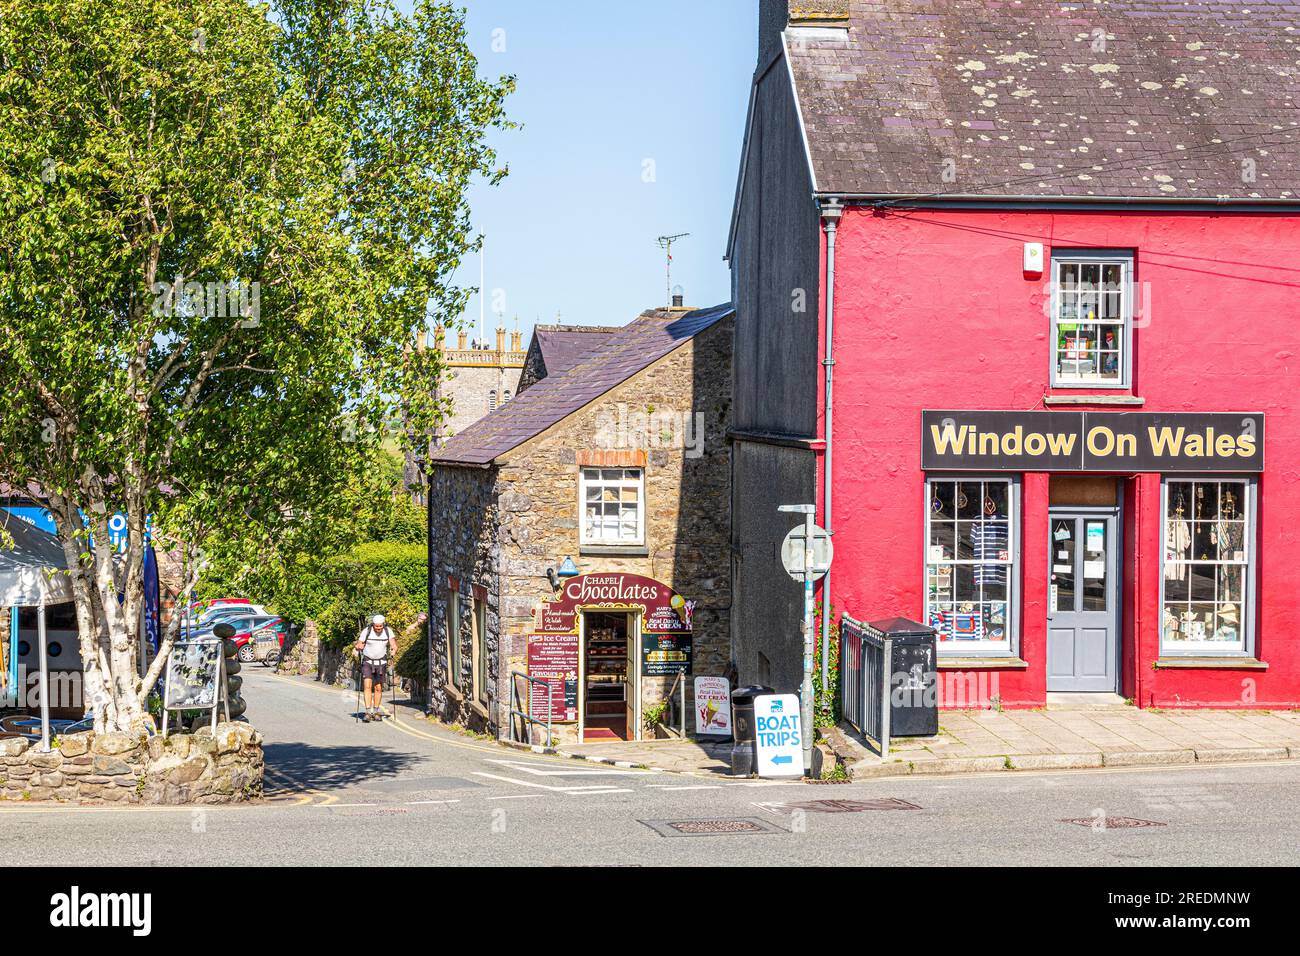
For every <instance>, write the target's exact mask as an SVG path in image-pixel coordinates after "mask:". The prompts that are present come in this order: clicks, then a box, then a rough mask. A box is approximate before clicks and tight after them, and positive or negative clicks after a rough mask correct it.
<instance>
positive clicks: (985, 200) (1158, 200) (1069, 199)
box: [813, 189, 1300, 211]
mask: <svg viewBox="0 0 1300 956" xmlns="http://www.w3.org/2000/svg"><path fill="white" fill-rule="evenodd" d="M813 199H814V200H822V201H824V200H828V199H831V200H840V201H843V202H849V203H861V204H863V205H872V206H874V205H886V204H889V205H898V206H949V205H951V206H969V205H972V204H974V205H985V206H1008V205H1030V206H1034V207H1036V208H1040V209H1042V208H1053V207H1058V206H1062V205H1067V204H1068V205H1080V206H1106V205H1111V206H1139V207H1140V206H1160V207H1165V206H1191V207H1196V206H1205V207H1211V208H1222V207H1225V206H1229V207H1230V206H1244V207H1248V208H1251V209H1258V208H1260V207H1265V208H1268V207H1274V208H1276V209H1277V210H1278V211H1293V210H1295V209H1296V208H1300V198H1295V199H1281V198H1276V199H1253V198H1234V197H1226V196H1070V195H1065V196H1045V195H1005V196H1004V195H990V194H980V193H844V192H818V191H817V190H816V189H814V190H813Z"/></svg>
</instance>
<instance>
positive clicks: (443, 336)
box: [433, 325, 447, 352]
mask: <svg viewBox="0 0 1300 956" xmlns="http://www.w3.org/2000/svg"><path fill="white" fill-rule="evenodd" d="M433 344H434V346H436V347H437V349H438V351H439V352H441V351H442V350H443V349H445V348H446V347H447V330H446V329H445V328H444V327H443V326H441V325H435V326H434V327H433Z"/></svg>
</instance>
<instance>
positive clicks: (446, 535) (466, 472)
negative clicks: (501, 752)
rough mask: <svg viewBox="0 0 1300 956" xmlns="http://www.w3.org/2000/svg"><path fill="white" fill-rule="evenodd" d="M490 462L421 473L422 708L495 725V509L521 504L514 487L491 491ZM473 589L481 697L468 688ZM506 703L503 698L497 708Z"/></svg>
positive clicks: (488, 727)
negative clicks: (452, 664) (451, 633)
mask: <svg viewBox="0 0 1300 956" xmlns="http://www.w3.org/2000/svg"><path fill="white" fill-rule="evenodd" d="M497 490H498V489H497V483H496V469H495V468H448V467H437V468H434V469H432V473H431V475H430V479H429V501H430V507H429V514H430V516H431V523H430V527H429V633H430V634H431V635H432V637H433V639H432V641H431V642H430V652H431V653H430V657H431V660H430V661H429V685H430V686H429V710H430V712H432V713H433V714H436V715H437V716H438V717H440V718H442V719H443V720H447V721H451V722H454V723H460V724H463V725H464V726H466V727H469V728H471V729H473V730H477V731H481V732H491V733H495V732H496V730H497V727H498V726H504V724H503V723H501V722H500V718H499V716H498V715H499V713H500V712H501V709H502V707H503V706H504V705H505V702H506V701H508V698H503V697H502V696H501V689H500V688H501V686H502V685H501V681H500V680H498V678H499V677H500V676H501V675H500V671H499V667H498V665H497V659H496V653H497V646H498V641H497V636H498V634H499V632H500V626H499V623H498V622H499V618H500V604H499V600H500V590H499V586H498V578H497V567H498V563H499V560H500V535H499V532H498V513H499V511H498V509H500V510H501V511H502V512H504V511H508V510H509V509H511V508H517V507H521V506H522V505H523V503H522V501H521V500H520V497H519V496H518V495H515V496H513V497H512V496H511V495H510V494H509V493H503V494H501V496H500V498H498V494H497ZM452 580H454V581H455V584H456V587H457V591H456V592H455V593H456V600H457V602H458V604H459V608H460V628H459V632H458V633H457V634H456V636H455V639H456V641H457V645H458V646H459V648H460V669H459V671H458V672H457V673H456V674H455V675H452V674H451V673H450V671H449V666H448V663H449V659H450V655H449V653H448V637H447V607H448V602H449V600H450V599H451V595H452V591H451V590H450V587H449V585H450V583H451V582H452ZM476 595H477V596H478V599H479V600H482V601H483V602H484V604H485V620H486V625H487V627H486V633H487V642H486V643H487V648H488V661H487V662H486V666H487V673H488V675H489V679H490V680H489V685H488V688H487V690H488V693H487V696H486V699H478V697H477V695H476V694H475V692H474V687H473V683H474V628H473V611H474V603H475V599H476ZM505 709H506V710H508V706H507V707H506V708H505Z"/></svg>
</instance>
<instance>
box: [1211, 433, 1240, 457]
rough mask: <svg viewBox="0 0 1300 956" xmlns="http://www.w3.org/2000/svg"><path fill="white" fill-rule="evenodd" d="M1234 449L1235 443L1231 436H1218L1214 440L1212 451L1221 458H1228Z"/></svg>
mask: <svg viewBox="0 0 1300 956" xmlns="http://www.w3.org/2000/svg"><path fill="white" fill-rule="evenodd" d="M1236 447H1237V442H1236V440H1235V439H1234V438H1233V437H1232V436H1231V435H1220V436H1219V437H1218V438H1216V439H1214V450H1215V452H1217V453H1218V455H1219V456H1220V457H1221V458H1227V457H1229V456H1230V455H1231V454H1232V453H1233V451H1234V450H1235V449H1236Z"/></svg>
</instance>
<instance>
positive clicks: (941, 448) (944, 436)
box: [930, 425, 970, 455]
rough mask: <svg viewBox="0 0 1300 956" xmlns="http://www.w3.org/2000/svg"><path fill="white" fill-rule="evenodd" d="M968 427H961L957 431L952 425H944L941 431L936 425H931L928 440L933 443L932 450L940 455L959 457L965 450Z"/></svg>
mask: <svg viewBox="0 0 1300 956" xmlns="http://www.w3.org/2000/svg"><path fill="white" fill-rule="evenodd" d="M969 427H970V426H969V425H963V426H961V430H960V431H958V430H957V429H956V428H954V427H953V426H952V425H944V426H943V428H942V429H940V428H939V426H938V425H931V426H930V438H931V439H932V440H933V442H934V450H935V451H937V452H938V453H939V454H941V455H947V454H954V455H960V454H961V453H962V452H963V451H965V449H966V429H967V428H969Z"/></svg>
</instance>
